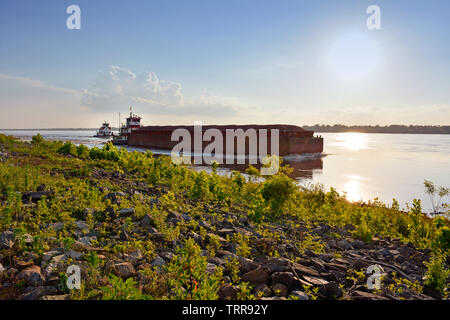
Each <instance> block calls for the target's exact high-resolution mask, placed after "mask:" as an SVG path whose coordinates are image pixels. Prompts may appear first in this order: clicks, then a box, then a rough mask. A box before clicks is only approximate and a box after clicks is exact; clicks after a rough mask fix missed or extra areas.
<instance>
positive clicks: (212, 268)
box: [205, 263, 219, 274]
mask: <svg viewBox="0 0 450 320" xmlns="http://www.w3.org/2000/svg"><path fill="white" fill-rule="evenodd" d="M217 268H219V267H217V266H216V265H215V264H212V263H208V264H207V265H206V270H205V271H206V273H207V274H213V273H214V272H215V271H216V269H217Z"/></svg>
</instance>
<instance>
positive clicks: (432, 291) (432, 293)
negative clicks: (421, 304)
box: [423, 285, 442, 299]
mask: <svg viewBox="0 0 450 320" xmlns="http://www.w3.org/2000/svg"><path fill="white" fill-rule="evenodd" d="M423 294H426V295H427V296H430V297H432V298H434V299H442V295H441V293H440V292H439V291H437V290H435V289H433V288H432V287H430V286H429V285H424V286H423Z"/></svg>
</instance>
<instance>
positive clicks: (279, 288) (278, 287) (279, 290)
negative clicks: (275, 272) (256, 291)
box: [273, 283, 289, 297]
mask: <svg viewBox="0 0 450 320" xmlns="http://www.w3.org/2000/svg"><path fill="white" fill-rule="evenodd" d="M273 291H274V292H275V293H276V294H277V295H278V296H280V297H286V296H287V294H288V291H289V290H288V287H286V286H285V285H284V284H282V283H276V284H275V285H274V286H273Z"/></svg>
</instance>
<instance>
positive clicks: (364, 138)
mask: <svg viewBox="0 0 450 320" xmlns="http://www.w3.org/2000/svg"><path fill="white" fill-rule="evenodd" d="M368 144H369V138H368V135H367V134H366V133H359V132H345V133H340V134H339V136H338V137H337V142H336V143H335V145H336V146H339V147H341V148H344V149H347V150H352V151H357V150H362V149H368Z"/></svg>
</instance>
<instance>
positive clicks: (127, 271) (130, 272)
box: [112, 262, 136, 278]
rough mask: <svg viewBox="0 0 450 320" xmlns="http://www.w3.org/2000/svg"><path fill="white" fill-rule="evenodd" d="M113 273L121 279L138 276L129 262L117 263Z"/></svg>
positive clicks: (113, 267)
mask: <svg viewBox="0 0 450 320" xmlns="http://www.w3.org/2000/svg"><path fill="white" fill-rule="evenodd" d="M112 270H113V272H114V273H115V274H116V275H118V276H119V277H121V278H129V277H132V276H134V275H135V274H136V270H135V269H134V267H133V265H132V264H131V263H129V262H120V263H115V264H113V266H112Z"/></svg>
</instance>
